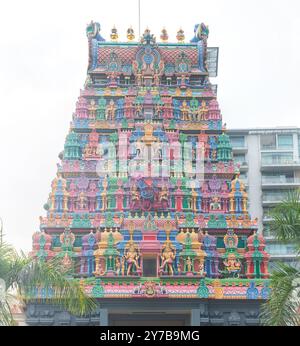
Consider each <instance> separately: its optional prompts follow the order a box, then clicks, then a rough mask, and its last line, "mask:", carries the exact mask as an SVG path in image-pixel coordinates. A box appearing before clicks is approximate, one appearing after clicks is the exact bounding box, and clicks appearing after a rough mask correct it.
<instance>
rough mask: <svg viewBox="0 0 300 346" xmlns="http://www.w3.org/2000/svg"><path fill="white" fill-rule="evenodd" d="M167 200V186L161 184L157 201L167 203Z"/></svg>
mask: <svg viewBox="0 0 300 346" xmlns="http://www.w3.org/2000/svg"><path fill="white" fill-rule="evenodd" d="M168 201H169V192H168V188H167V187H166V186H163V187H162V189H161V191H160V193H159V202H160V203H163V202H166V203H167V204H168Z"/></svg>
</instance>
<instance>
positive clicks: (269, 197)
mask: <svg viewBox="0 0 300 346" xmlns="http://www.w3.org/2000/svg"><path fill="white" fill-rule="evenodd" d="M287 194H288V191H286V190H279V191H269V192H264V193H263V195H262V199H263V201H264V202H282V201H283V200H284V199H286V197H287Z"/></svg>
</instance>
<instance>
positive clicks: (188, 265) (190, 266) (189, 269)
mask: <svg viewBox="0 0 300 346" xmlns="http://www.w3.org/2000/svg"><path fill="white" fill-rule="evenodd" d="M185 264H186V271H187V272H188V273H190V272H192V269H193V262H192V260H191V258H190V257H188V258H187V259H186V261H185Z"/></svg>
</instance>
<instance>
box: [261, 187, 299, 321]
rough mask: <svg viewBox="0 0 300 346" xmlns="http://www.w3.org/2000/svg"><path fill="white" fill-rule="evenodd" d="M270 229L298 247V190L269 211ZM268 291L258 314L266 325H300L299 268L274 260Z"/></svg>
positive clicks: (279, 238) (285, 241)
mask: <svg viewBox="0 0 300 346" xmlns="http://www.w3.org/2000/svg"><path fill="white" fill-rule="evenodd" d="M270 214H271V216H272V218H273V221H272V222H271V225H270V229H271V231H272V232H273V233H274V235H275V238H276V239H277V240H279V241H281V242H284V243H291V242H292V243H293V244H294V245H295V247H296V250H297V254H298V255H299V251H300V191H299V190H293V191H291V192H289V193H288V195H287V198H286V199H285V200H284V201H283V202H282V203H281V204H280V205H278V206H277V207H275V208H274V210H273V211H272V212H271V213H270ZM270 286H271V289H272V290H271V295H270V298H269V299H268V301H267V302H266V303H265V304H264V305H263V308H262V314H261V318H262V321H263V323H264V324H265V325H271V326H299V324H300V315H299V311H300V272H299V267H298V268H295V267H292V266H290V265H287V264H284V263H280V262H278V263H276V264H275V265H274V270H273V271H272V275H271V283H270Z"/></svg>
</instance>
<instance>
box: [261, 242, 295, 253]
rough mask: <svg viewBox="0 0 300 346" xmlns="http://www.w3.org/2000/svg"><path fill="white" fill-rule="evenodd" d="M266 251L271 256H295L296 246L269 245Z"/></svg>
mask: <svg viewBox="0 0 300 346" xmlns="http://www.w3.org/2000/svg"><path fill="white" fill-rule="evenodd" d="M266 251H267V252H268V253H269V254H270V255H293V254H294V253H295V246H294V245H292V244H267V245H266Z"/></svg>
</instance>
